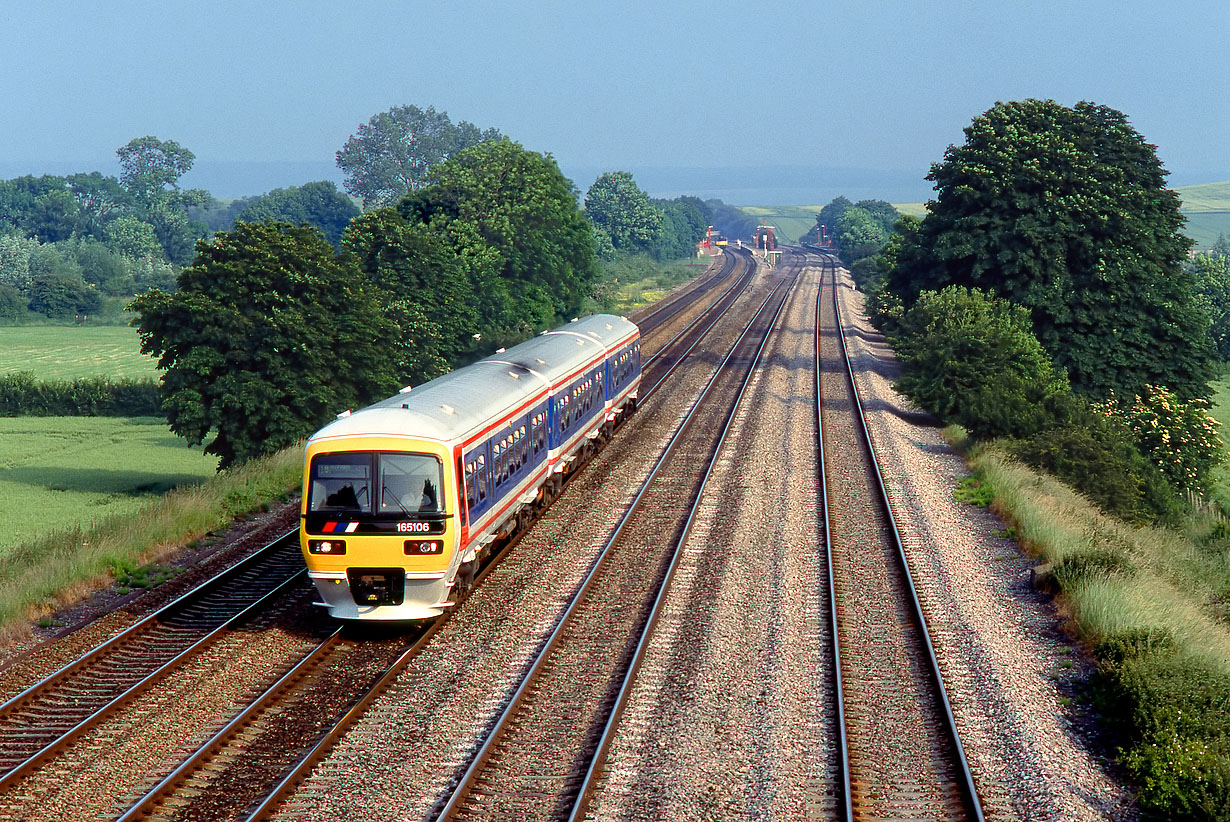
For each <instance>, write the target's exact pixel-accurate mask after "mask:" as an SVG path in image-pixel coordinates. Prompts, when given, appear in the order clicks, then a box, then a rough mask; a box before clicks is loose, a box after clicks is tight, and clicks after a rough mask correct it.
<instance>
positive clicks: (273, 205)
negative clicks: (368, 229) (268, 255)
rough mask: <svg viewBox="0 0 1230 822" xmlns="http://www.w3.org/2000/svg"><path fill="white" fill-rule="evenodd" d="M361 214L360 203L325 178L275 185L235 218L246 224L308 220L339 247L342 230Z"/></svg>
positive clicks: (332, 243)
mask: <svg viewBox="0 0 1230 822" xmlns="http://www.w3.org/2000/svg"><path fill="white" fill-rule="evenodd" d="M358 215H359V208H358V206H356V205H355V204H354V202H353V201H351V199H350V198H349V197H347V196H346V195H344V194H342V193H341V192H340V191H338V190H337V186H336V185H334V184H333V183H332V182H328V181H324V182H318V183H305V184H304V185H301V186H298V187H295V186H292V187H290V188H275V189H274V190H273V191H270V192H269V193H268V194H265V195H264V196H262V197H258V198H256V199H255V200H253V201H251V202H250V203H248V204H247V205H246V206H245V207H244V208H243V210H242V211H240V212H239V213H238V214H236V215H235V219H236V220H242V221H243V222H245V223H259V222H283V223H292V224H295V225H298V224H300V223H306V224H307V225H311V226H315V227H316V228H318V229H320V233H321V234H324V235H325V239H326V240H328V241H329V244H330V245H332V246H333V247H335V248H337V247H338V246H339V245H340V244H341V241H342V232H343V231H345V230H346V226H348V225H350V221H351V220H353V219H354V218H355V217H357V216H358Z"/></svg>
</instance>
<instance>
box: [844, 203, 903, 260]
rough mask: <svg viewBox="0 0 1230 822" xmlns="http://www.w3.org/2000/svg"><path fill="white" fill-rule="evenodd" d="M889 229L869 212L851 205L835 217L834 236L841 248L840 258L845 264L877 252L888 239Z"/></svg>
mask: <svg viewBox="0 0 1230 822" xmlns="http://www.w3.org/2000/svg"><path fill="white" fill-rule="evenodd" d="M889 233H890V231H889V230H887V229H885V228H884V226H883V224H881V223H880V221H878V220H876V219H875V217H873V216H872V214H871V212H869V211H867V210H866V209H864V208H860V207H858V206H851V207H850V208H847V209H845V210H844V211H842V212H841V216H840V217H838V218H837V226H836V233H835V235H834V236H835V237H836V239H837V247H838V248H839V249H840V250H841V259H842V261H843V262H845V264H846V265H853V264H854V262H855V261H856V260H861V259H863V258H865V257H870V256H872V255H874V254H877V253H879V251H880V249H881V248H883V247H884V243H885V242H887V241H888V237H889Z"/></svg>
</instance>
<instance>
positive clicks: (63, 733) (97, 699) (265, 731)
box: [0, 254, 755, 819]
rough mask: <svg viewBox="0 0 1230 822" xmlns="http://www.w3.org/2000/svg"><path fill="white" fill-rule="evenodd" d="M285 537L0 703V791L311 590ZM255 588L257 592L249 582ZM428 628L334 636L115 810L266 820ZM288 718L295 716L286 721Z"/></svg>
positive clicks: (737, 287)
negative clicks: (295, 594)
mask: <svg viewBox="0 0 1230 822" xmlns="http://www.w3.org/2000/svg"><path fill="white" fill-rule="evenodd" d="M727 258H728V262H729V264H728V265H724V266H723V268H722V269H721V270H720V271H719V272H718V273H717V275H716V276H714V277H711V278H709V282H708V283H707V284H706V285H705V287H703V288H697V289H694V290H693V291H691V292H690V293H691V297H690V302H688V301H687V300H682V299H681V300H680V301H679V302H678V303H677V305H676V306H675V307H674V308H673V309H672V310H671V311H670V312H668V313H667V314H663V315H660V320H651V321H650V323H651V325H650V328H649V331H650V332H651V333H652V332H653V330H654V329H656V328H661V326H660V325H658V323H659V322H664V323H670V322H673V323H675V324H676V325H678V324H683V325H684V328H682V329H681V330H674V329H672V333H671V334H670V335H664V336H669V337H670V338H669V339H668V340H667V341H665V342H663V343H662V344H661V345H660V346H659V348H658V351H657V356H654V357H651V358H649V359H648V360H647V363H646V364H647V366H652V367H653V368H654V369H656V371H655V372H654V373H653V374H651V375H650V379H649V380H647V381H646V384H647V385H648V386H649V388H648V391H646V392H645V393H644V394H643V396H647V395H648V394H649V393H652V392H653V391H654V390H656V389H657V387H658V386H659V385H661V384H662V383H663V382H664V381H666V380H667V378H668V376H669V374H670V373H671V372H672V370H673V368H674V367H675V366H676V365H678V364H679V363H680V362H682V361H683V360H684V359H686V357H687V352H688V351H691V350H692V349H693V348H694V347H695V346H696V344H697V342H698V341H699V340H700V339H701V338H703V336H704V335H705V334H706V333H707V332H708V329H709V328H711V327H712V325H713V323H714V322H716V321H717V319H718V318H719V317H720V316H721V315H722V313H723V312H724V311H725V310H726V308H727V307H728V306H729V305H730V304H731V303H732V302H733V301H734V300H735V299H736V298H737V297H738V295H739V294H740V293H742V291H743V289H744V288H746V286H747V284H748V282H749V281H750V280H751V277H752V275H753V274H754V270H755V266H754V264H753V263H752V261H751V259H750V255H736V254H728V255H727ZM732 274H733V275H734V276H733V277H732V276H731V275H732ZM721 284H724V285H725V288H724V289H722V290H721V291H720V292H719V293H718V294H717V296H716V297H715V299H714V300H712V301H711V302H709V303H708V304H707V305H704V306H703V308H701V309H700V310H699V311H697V310H696V305H697V303H704V298H705V296H706V295H709V294H711V293H712V291H713V290H714V289H715V288H720V287H721ZM689 305H690V306H691V308H689V307H688V306H689ZM689 312H695V313H696V316H695V318H693V319H691V320H690V321H688V320H686V316H685V315H688V314H689ZM295 537H296V532H291V533H290V534H287V535H285V536H284V537H283V538H282V539H280V540H278V541H276V542H275V543H272V544H270V545H269V546H266V548H265V549H263V550H262V551H261V552H259V556H260V557H262V558H263V559H262V558H257V557H254V558H253V559H251V560H249V561H247V562H245V563H244V564H243V565H242V566H237V568H236V569H233V570H232V571H228V572H226V573H224V574H220V575H219V576H218V577H216V578H215V579H214V580H211V583H210V584H209V585H207V586H202V591H205V590H208V591H211V592H212V593H197V592H194V593H192V594H190V595H185V596H184V597H182V598H181V599H180V600H177V601H176V602H175V603H172V605H170V606H168V607H167V608H165V609H163V610H162V611H159V612H158V613H157V614H154V615H151V616H150V617H149V618H147V619H146V620H143V621H142V622H140V623H138V624H137V625H134V626H133V627H132V628H131V629H129V630H128V631H126V632H125V633H124V634H122V635H119V636H117V637H115V638H114V639H113V640H111V641H110V642H108V643H106V644H105V645H103V646H100V647H99V648H97V649H95V650H94V651H92V652H90V653H88V654H86V655H85V656H83V657H82V658H81V659H79V660H77V661H76V662H74V663H72V664H71V665H68V666H65V667H64V668H63V669H61V670H60V671H58V672H56V673H55V674H53V675H52V676H51V677H48V678H47V679H46V680H44V681H43V682H42V683H39V684H38V685H36V686H33V687H31V688H29V689H27V690H26V691H25V692H23V693H22V694H19V695H18V696H17V697H14V698H13V699H11V700H10V701H9V702H8V703H6V704H5V705H3V706H0V762H7V764H5V765H4V766H3V767H4V770H3V771H2V772H0V774H2V775H0V799H6V798H9V797H6V796H5V794H6V792H7V793H9V794H10V795H11V793H12V790H13V788H14V786H16V785H24V783H23V780H24V779H25V778H26V777H27V776H29V775H31V774H33V773H35V772H37V771H39V770H40V769H42V768H43V767H45V766H46V764H47V763H48V762H49V761H54V760H55V759H56V757H57V756H59V755H61V754H62V753H63V752H64V750H65V749H66V748H68V747H69V746H71V745H72V744H73V742H74V740H78V739H80V738H81V737H83V736H86V735H88V734H90V733H91V732H92V731H93V729H95V728H97V727H98V726H99V725H100V724H101V723H103V722H105V721H107V719H108V717H113V716H115V715H116V714H117V713H119V712H121V711H123V710H124V709H125V706H126V705H131V704H132V703H133V702H134V700H138V699H139V698H140V695H141V694H143V693H147V692H149V691H150V690H152V689H155V688H156V687H157V683H158V682H159V681H161V680H162V679H164V678H167V677H169V676H171V675H172V674H173V673H174V672H175V670H176V668H177V666H179V665H182V664H183V662H184V661H185V660H187V659H190V658H192V657H193V656H195V655H199V654H202V653H204V652H206V650H207V649H208V648H209V647H210V645H211V643H213V642H215V641H217V639H218V638H219V637H222V636H225V635H226V633H227V632H228V631H233V630H235V629H236V628H237V627H239V626H242V625H244V624H246V622H245V621H248V620H251V619H253V618H254V616H255V615H256V614H258V613H259V612H261V610H262V609H265V608H268V607H271V603H273V602H275V601H277V600H278V599H279V598H280V597H281V598H284V597H286V596H288V592H289V591H293V590H294V589H295V588H296V586H299V587H301V588H302V589H303V591H304V592H307V591H308V590H309V589H308V588H307V586H306V585H305V584H302V576H301V575H302V564H301V558H300V557H299V554H298V546H297V540H296V538H295ZM248 577H250V578H252V579H251V580H247V578H248ZM239 579H245V580H246V581H243V582H238V581H236V580H239ZM252 580H255V582H254V583H253V582H252ZM252 584H255V587H256V588H257V589H260V590H261V591H263V593H259V592H257V591H253V590H251V585H252ZM262 586H263V587H262ZM438 624H439V623H437V625H438ZM431 633H434V631H433V632H430V633H428V634H424V635H422V636H421V637H419V638H418V639H417V641H414V638H413V637H412V638H411V639H410V640H407V639H405V638H400V637H398V638H390V639H388V640H379V639H377V640H373V639H372V638H371V637H366V638H363V639H362V640H361V641H359V642H355V641H353V640H348V639H347V638H346V637H345V636H344V635H343V634H341V633H338V634H335V635H333V636H330V637H328V638H327V639H326V640H324V641H323V642H321V643H319V644H318V645H316V647H314V649H313V650H311V652H310V653H307V654H306V655H304V656H303V657H302V658H301V661H299V662H298V663H296V664H294V665H293V666H291V668H290V670H289V671H287V672H286V673H285V675H284V676H282V677H281V678H280V679H277V681H276V682H273V684H271V685H270V686H269V687H267V688H265V689H263V692H262V693H260V694H258V695H256V697H255V698H254V699H252V700H251V701H250V704H247V705H246V706H240V707H239V708H238V709H237V710H236V712H235V715H234V718H233V719H232V720H231V721H230V722H227V723H225V724H224V725H223V727H221V729H220V730H218V731H217V732H216V733H214V734H212V735H210V736H209V739H208V740H207V741H205V743H204V744H202V745H200V746H199V748H198V750H196V751H195V752H193V753H191V755H189V756H187V757H186V758H184V759H182V761H179V763H178V764H177V765H174V766H158V765H155V764H154V763H150V765H151V767H155V768H158V767H164V768H165V769H164V770H163V773H164V774H165V773H166V771H167V770H169V771H170V773H169V774H167V775H166V776H165V777H162V778H159V776H153V777H152V778H150V779H149V780H148V782H147V787H148V790H146V789H143V790H144V793H143V795H141V796H139V797H135V796H132V795H130V796H129V797H128V798H127V799H125V800H123V802H124V804H123V805H122V806H121V807H120V808H119V810H118V811H117V813H120V814H123V815H122V817H121V818H124V819H139V818H155V819H172V818H196V819H210V818H237V814H239V815H242V814H249V815H250V818H253V819H256V818H262V817H263V816H265V815H267V814H268V813H270V812H271V809H272V808H274V807H276V806H277V804H278V802H279V801H280V800H281V798H282V797H283V796H285V795H286V793H287V792H289V790H290V789H291V788H293V786H294V784H296V782H297V780H298V779H299V778H301V774H302V772H303V771H304V770H306V769H307V768H308V767H310V766H311V763H312V762H315V761H317V760H318V759H319V758H320V757H321V756H322V755H323V754H324V753H325V752H327V751H328V749H329V747H330V746H331V744H332V743H333V742H334V741H335V740H336V739H337V738H338V736H339V735H340V734H341V733H343V732H344V731H345V729H346V728H347V727H348V726H349V724H350V723H351V722H353V721H354V719H355V717H357V716H358V715H360V714H361V713H362V712H363V710H365V709H366V707H367V705H368V704H370V703H371V702H372V701H373V700H374V699H375V698H376V697H377V696H378V695H379V694H380V693H381V691H382V690H383V688H384V687H386V685H387V682H389V681H391V680H392V679H394V678H395V677H396V676H397V673H398V672H399V671H400V670H402V669H403V668H404V666H405V665H406V664H408V660H410V659H412V658H413V656H414V655H415V654H416V653H417V652H418V650H419V649H421V647H423V645H424V644H425V643H426V642H428V641H429V640H430V638H431ZM343 672H351V673H350V674H347V673H343ZM354 672H358V673H354ZM330 683H332V684H330ZM339 683H341V684H339ZM57 693H59V694H60V696H57V695H56V694H57ZM304 706H311V709H310V710H304ZM220 710H222V709H220ZM296 714H298V715H299V716H298V719H299V721H298V722H296V721H292V720H293V718H294V717H295V716H296ZM305 715H306V716H308V717H309V718H308V719H304V716H305ZM339 717H340V719H337V721H336V722H335V721H334V719H335V718H339ZM40 722H41V724H40ZM305 750H307V754H306V755H304V751H305ZM4 757H7V759H4ZM296 760H297V761H296ZM117 801H118V800H117ZM125 808H127V810H125ZM2 814H3V812H0V815H2ZM19 815H20V812H19Z"/></svg>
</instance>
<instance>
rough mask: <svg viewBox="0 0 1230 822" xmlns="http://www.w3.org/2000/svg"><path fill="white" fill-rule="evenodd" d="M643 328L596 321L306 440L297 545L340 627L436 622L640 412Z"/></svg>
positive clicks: (408, 392)
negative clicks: (494, 552) (497, 551)
mask: <svg viewBox="0 0 1230 822" xmlns="http://www.w3.org/2000/svg"><path fill="white" fill-rule="evenodd" d="M640 379H641V352H640V331H639V329H638V328H637V327H636V325H635V324H633V323H632V322H630V321H628V320H626V319H623V318H621V317H615V316H612V315H609V314H595V315H592V316H589V317H586V318H584V319H581V320H574V321H573V322H571V323H569V324H568V325H565V326H563V327H561V328H557V329H555V330H553V331H547V332H544V333H543V334H541V335H539V336H538V337H535V338H534V339H531V340H528V341H526V342H523V343H521V344H520V345H517V346H514V347H513V348H509V349H508V350H506V351H504V350H501V351H500V352H497V353H496V354H493V355H492V356H490V357H487V358H486V359H483V360H480V361H479V362H476V363H474V364H472V365H468V366H465V367H464V368H460V369H458V370H456V371H453V372H452V373H449V374H446V375H444V376H442V377H439V378H437V379H434V380H431V381H430V382H426V383H424V384H422V385H420V386H417V387H415V388H413V389H410V388H406V389H403V390H402V391H401V393H399V394H397V395H396V396H393V397H390V398H388V399H386V400H382V401H380V402H378V403H376V404H375V405H372V406H369V407H368V408H364V409H362V410H360V411H355V412H353V413H351V412H347V413H345V414H343V415H341V416H340V417H339V418H338V419H337V420H335V421H334V422H332V423H330V424H329V425H327V426H325V427H324V428H322V429H321V430H320V431H317V432H316V433H315V434H314V435H313V436H312V437H311V439H309V440H308V443H307V448H306V452H305V458H304V476H303V505H302V510H301V527H300V530H299V538H300V547H301V548H302V550H303V556H304V560H305V561H306V563H307V568H308V576H309V577H310V578H311V579H312V581H313V582H314V583H315V585H316V589H317V591H319V593H320V596H321V598H322V599H323V605H325V606H326V607H328V609H329V612H330V614H331V615H332V616H334V617H336V618H338V619H347V620H355V619H367V620H412V619H426V618H431V617H436V616H439V615H440V614H441V613H443V610H444V609H445V608H447V607H449V606H450V605H452V604H453V600H454V599H455V598H456V597H455V595H456V594H457V593H459V592H461V591H464V590H465V589H466V588H467V587H468V586H469V584H470V583H471V582H472V581H473V579H474V576H475V574H476V573H477V570H478V566H479V563H480V562H481V561H482V560H483V559H484V557H485V556H486V555H487V554H488V552H489V551H490V550H491V549H492V548H493V547H495V546H496V545H498V541H500V540H504V539H507V538H508V537H510V536H512V535H513V534H515V533H516V532H517V531H518V530H519V529H521V528H523V527H524V526H525V525H526V524H527V523H528V522H529V521H530V520H531V519H532V518H533V515H534V514H535V513H536V512H537V511H538V510H541V509H542V508H544V507H545V506H546V505H548V504H549V503H550V502H551V501H552V500H553V499H554V498H555V496H557V495H558V494H559V491H560V488H561V486H562V484H563V480H564V477H565V476H566V475H567V474H568V473H569V472H571V471H572V470H574V468H575V467H576V466H577V465H578V464H579V462H580V461H581V460H582V459H583V458H584V457H585V456H586V455H587V453H588V452H589V451H590V450H592V449H593V448H594V447H595V445H596V443H597V442H598V441H600V440H602V439H604V438H606V437H609V436H610V434H611V432H612V430H613V428H614V426H615V425H616V424H617V423H618V422H619V421H620V420H621V418H622V417H624V416H626V415H627V414H629V413H631V411H632V410H633V409H634V408H635V407H636V400H637V394H638V390H639V388H640Z"/></svg>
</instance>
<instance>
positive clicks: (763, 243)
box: [752, 220, 777, 253]
mask: <svg viewBox="0 0 1230 822" xmlns="http://www.w3.org/2000/svg"><path fill="white" fill-rule="evenodd" d="M752 240H753V242H752V244H753V245H754V246H755V247H756V250H757V251H763V252H765V253H768V252H770V251H772V250H773V249H775V248H777V238H776V236H775V235H774V233H773V226H771V225H765V221H764V220H761V221H760V225H759V226H757V227H756V234H755V236H754V237H753V238H752Z"/></svg>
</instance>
